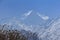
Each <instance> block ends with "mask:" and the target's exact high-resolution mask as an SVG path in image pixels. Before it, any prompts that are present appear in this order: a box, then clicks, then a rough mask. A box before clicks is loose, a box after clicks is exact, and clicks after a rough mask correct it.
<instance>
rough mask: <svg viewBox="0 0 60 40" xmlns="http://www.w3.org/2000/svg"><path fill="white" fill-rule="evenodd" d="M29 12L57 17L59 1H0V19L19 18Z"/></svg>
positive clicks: (59, 12) (59, 10) (59, 13)
mask: <svg viewBox="0 0 60 40" xmlns="http://www.w3.org/2000/svg"><path fill="white" fill-rule="evenodd" d="M30 10H33V12H39V13H40V14H43V15H47V16H49V17H50V18H55V17H59V16H60V0H0V19H1V18H7V17H20V16H21V15H23V14H24V13H26V12H28V11H30ZM35 14H36V13H35Z"/></svg>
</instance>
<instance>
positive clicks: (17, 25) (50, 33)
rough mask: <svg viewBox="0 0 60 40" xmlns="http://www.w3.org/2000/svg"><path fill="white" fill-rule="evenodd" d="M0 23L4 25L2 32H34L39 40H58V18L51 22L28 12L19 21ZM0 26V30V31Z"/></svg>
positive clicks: (8, 20) (59, 30)
mask: <svg viewBox="0 0 60 40" xmlns="http://www.w3.org/2000/svg"><path fill="white" fill-rule="evenodd" d="M45 18H46V19H45ZM1 23H2V24H1ZM1 23H0V24H1V25H4V24H6V25H4V26H5V27H4V28H3V29H4V30H15V29H16V30H19V31H20V30H26V31H31V32H33V33H35V32H36V33H37V34H38V37H39V39H40V40H60V18H58V19H55V20H53V21H52V20H50V19H48V17H47V16H46V17H45V16H42V15H40V14H39V16H38V15H37V13H36V14H35V13H33V12H32V11H29V12H28V13H27V14H24V15H23V16H22V18H21V19H16V18H13V19H6V20H5V19H4V21H3V22H1ZM1 25H0V29H2V26H1ZM8 26H9V27H8Z"/></svg>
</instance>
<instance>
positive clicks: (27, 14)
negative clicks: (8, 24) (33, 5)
mask: <svg viewBox="0 0 60 40" xmlns="http://www.w3.org/2000/svg"><path fill="white" fill-rule="evenodd" d="M31 13H32V10H30V11H28V13H25V14H24V15H23V17H22V18H21V19H22V20H24V19H26V18H27V17H28V16H30V15H31Z"/></svg>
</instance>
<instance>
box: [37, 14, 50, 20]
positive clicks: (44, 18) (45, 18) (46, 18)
mask: <svg viewBox="0 0 60 40" xmlns="http://www.w3.org/2000/svg"><path fill="white" fill-rule="evenodd" d="M37 15H38V16H39V17H41V18H42V19H43V20H48V19H49V17H48V16H45V15H41V14H39V13H37Z"/></svg>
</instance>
